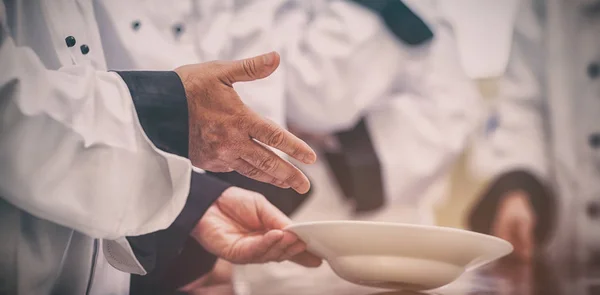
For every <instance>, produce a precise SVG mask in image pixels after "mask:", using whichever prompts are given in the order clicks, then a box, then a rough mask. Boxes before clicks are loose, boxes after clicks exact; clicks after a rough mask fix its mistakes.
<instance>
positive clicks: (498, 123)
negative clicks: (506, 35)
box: [463, 0, 600, 268]
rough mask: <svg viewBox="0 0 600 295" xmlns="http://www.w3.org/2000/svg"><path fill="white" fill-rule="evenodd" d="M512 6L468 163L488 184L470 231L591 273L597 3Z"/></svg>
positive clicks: (598, 186) (599, 44) (598, 185)
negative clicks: (492, 97)
mask: <svg viewBox="0 0 600 295" xmlns="http://www.w3.org/2000/svg"><path fill="white" fill-rule="evenodd" d="M516 7H517V9H516V11H518V13H516V14H515V15H516V18H515V22H514V28H513V29H512V32H513V35H512V39H509V40H508V41H510V42H507V43H506V44H508V45H505V46H507V47H508V48H510V58H508V59H506V60H507V66H506V71H505V72H504V74H503V75H502V76H501V77H500V78H499V79H498V80H497V82H496V84H497V85H496V88H497V102H496V104H495V106H494V111H493V112H491V114H490V117H489V119H488V124H487V125H488V128H485V129H486V131H485V133H482V134H485V135H482V136H481V138H484V139H485V140H483V139H480V140H481V143H482V144H481V145H480V147H479V151H478V152H477V153H476V154H475V157H474V163H480V165H477V166H475V168H476V169H477V171H482V172H484V173H489V174H491V175H495V176H496V177H495V180H494V181H492V183H491V185H490V188H489V189H488V191H487V192H486V193H485V194H484V195H483V196H482V199H481V201H480V202H479V203H478V204H477V205H476V206H475V208H474V210H473V212H472V215H471V224H472V225H473V226H474V228H476V229H477V230H479V231H484V232H491V233H493V234H496V235H498V236H501V237H503V238H506V239H507V240H509V241H511V242H512V243H513V245H515V247H516V249H515V250H516V251H515V252H516V254H517V256H518V257H521V258H523V259H524V260H528V259H530V258H531V257H532V256H533V255H535V254H538V253H537V252H538V251H542V250H543V249H548V251H547V252H548V253H549V254H550V256H551V257H552V258H557V259H565V258H567V259H569V261H577V262H578V263H581V265H583V266H584V267H585V268H589V267H592V268H593V267H596V268H597V266H598V265H599V263H598V262H599V260H600V259H599V254H598V253H600V241H599V240H598V234H597V233H598V231H599V229H600V222H598V216H599V215H600V213H599V212H600V210H599V208H600V206H599V202H600V199H599V196H600V182H599V181H598V179H600V169H599V167H600V157H599V156H598V155H599V152H598V151H599V149H598V148H599V146H600V144H599V143H600V140H599V138H600V136H599V134H600V129H599V128H600V120H599V118H600V100H599V99H598V98H599V97H600V83H599V80H598V77H599V76H600V74H599V72H600V71H599V70H598V69H599V66H598V65H599V58H600V35H599V34H598V31H599V29H600V27H599V24H600V22H599V20H600V2H598V1H561V0H549V1H518V3H517V6H516ZM463 8H464V9H465V10H468V8H467V7H465V6H463ZM490 13H491V12H490ZM472 21H473V20H472ZM470 25H471V26H473V22H471V24H470ZM479 26H481V25H479ZM489 174H488V175H489ZM485 215H487V216H488V217H486V216H485ZM490 217H491V218H490ZM545 246H547V247H545ZM542 252H546V251H542Z"/></svg>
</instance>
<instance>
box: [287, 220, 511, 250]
mask: <svg viewBox="0 0 600 295" xmlns="http://www.w3.org/2000/svg"><path fill="white" fill-rule="evenodd" d="M340 224H343V225H348V224H352V225H375V226H391V227H402V228H419V229H423V230H427V231H443V232H449V233H458V234H463V235H470V236H473V237H481V238H484V239H488V240H492V241H496V242H498V243H500V244H502V245H504V246H506V249H507V250H508V253H507V254H509V253H511V252H512V251H514V247H513V245H512V244H511V243H510V242H508V241H506V240H504V239H501V238H498V237H495V236H492V235H486V234H482V233H478V232H474V231H469V230H464V229H460V228H453V227H445V226H437V225H424V224H410V223H396V222H389V221H363V220H324V221H308V222H299V223H294V224H290V225H288V226H286V227H285V228H284V230H290V229H294V228H299V227H307V226H314V225H340ZM507 254H505V255H507Z"/></svg>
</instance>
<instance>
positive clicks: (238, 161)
mask: <svg viewBox="0 0 600 295" xmlns="http://www.w3.org/2000/svg"><path fill="white" fill-rule="evenodd" d="M279 62H280V58H279V55H278V54H277V53H276V52H271V53H268V54H265V55H261V56H257V57H253V58H248V59H244V60H238V61H231V62H221V61H215V62H208V63H201V64H194V65H186V66H182V67H179V68H177V69H175V72H176V73H177V74H178V75H179V77H180V78H181V81H182V82H183V86H184V88H185V92H186V96H187V100H188V112H189V122H190V143H189V153H190V160H191V161H192V164H193V165H194V166H196V167H199V168H202V169H205V170H209V171H213V172H228V171H232V170H235V171H237V172H239V173H240V174H243V175H245V176H247V177H250V178H253V179H256V180H258V181H262V182H267V183H271V184H274V185H276V186H279V187H282V188H289V187H291V188H293V189H294V190H296V191H298V192H299V193H306V192H307V191H308V189H309V188H310V183H309V181H308V178H306V176H305V175H304V174H303V173H302V172H301V171H300V170H299V169H298V168H296V167H295V166H294V165H292V164H290V163H289V162H288V161H286V160H284V159H282V158H280V157H279V156H278V155H277V154H275V153H274V152H273V151H271V150H270V149H268V148H266V147H265V146H271V147H274V148H276V149H278V150H280V151H282V152H284V153H286V154H288V155H290V156H291V157H293V158H295V159H297V160H299V161H301V162H303V163H306V164H312V163H314V162H315V161H316V158H317V156H316V154H315V152H314V151H313V150H312V149H311V148H310V147H309V146H308V145H307V144H306V143H305V142H304V141H302V140H300V139H298V138H297V137H296V136H294V135H293V134H291V133H290V132H288V131H287V130H285V129H283V128H281V127H280V126H278V125H277V124H275V123H273V122H271V121H269V120H268V119H265V118H263V117H261V116H260V115H258V114H257V113H255V112H254V111H252V110H251V109H250V108H248V107H247V106H246V105H244V103H243V102H242V101H241V99H240V97H239V96H238V94H237V93H236V91H235V90H234V89H233V83H236V82H247V81H253V80H257V79H262V78H266V77H268V76H269V75H271V73H273V72H274V71H275V69H277V67H278V66H279Z"/></svg>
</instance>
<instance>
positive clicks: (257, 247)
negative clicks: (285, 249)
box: [231, 230, 284, 263]
mask: <svg viewBox="0 0 600 295" xmlns="http://www.w3.org/2000/svg"><path fill="white" fill-rule="evenodd" d="M283 237H284V233H283V231H281V230H271V231H268V232H267V233H266V234H264V235H256V236H249V237H245V238H244V239H243V240H241V243H243V245H239V246H240V248H239V250H238V251H239V255H231V257H237V259H234V261H232V262H233V263H253V262H262V260H261V257H264V256H267V255H268V253H269V251H270V250H271V248H273V247H274V246H275V245H276V244H277V243H279V241H281V239H283Z"/></svg>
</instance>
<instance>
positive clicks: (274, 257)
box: [259, 232, 298, 262]
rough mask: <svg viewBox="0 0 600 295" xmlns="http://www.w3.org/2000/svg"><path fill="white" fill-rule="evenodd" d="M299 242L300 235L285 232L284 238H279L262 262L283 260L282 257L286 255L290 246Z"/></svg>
mask: <svg viewBox="0 0 600 295" xmlns="http://www.w3.org/2000/svg"><path fill="white" fill-rule="evenodd" d="M297 242H298V237H296V235H294V234H292V233H290V232H284V233H283V238H282V239H281V240H279V242H278V243H277V244H275V245H274V246H273V247H271V248H270V249H269V251H268V252H267V253H265V255H263V257H262V258H261V259H259V261H260V262H271V261H281V257H282V256H285V255H286V253H287V250H288V249H289V248H290V247H293V246H294V245H295V244H297Z"/></svg>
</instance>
